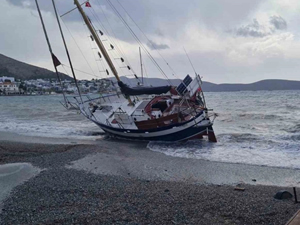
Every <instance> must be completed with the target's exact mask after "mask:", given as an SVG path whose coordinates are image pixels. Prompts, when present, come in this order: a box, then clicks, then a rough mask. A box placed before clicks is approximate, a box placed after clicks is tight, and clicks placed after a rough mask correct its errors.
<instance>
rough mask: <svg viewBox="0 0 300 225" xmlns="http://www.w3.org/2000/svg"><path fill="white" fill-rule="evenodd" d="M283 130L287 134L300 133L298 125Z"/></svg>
mask: <svg viewBox="0 0 300 225" xmlns="http://www.w3.org/2000/svg"><path fill="white" fill-rule="evenodd" d="M283 130H284V131H286V132H288V133H300V124H296V125H293V126H290V127H287V128H284V129H283Z"/></svg>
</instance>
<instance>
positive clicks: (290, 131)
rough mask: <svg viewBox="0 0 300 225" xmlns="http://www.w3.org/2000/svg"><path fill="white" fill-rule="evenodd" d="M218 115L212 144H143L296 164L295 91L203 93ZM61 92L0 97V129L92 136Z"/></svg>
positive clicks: (299, 130) (176, 152) (299, 103)
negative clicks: (214, 139)
mask: <svg viewBox="0 0 300 225" xmlns="http://www.w3.org/2000/svg"><path fill="white" fill-rule="evenodd" d="M205 96H206V102H207V106H208V108H211V109H213V110H214V112H215V113H217V114H218V115H219V116H218V117H217V118H216V120H215V124H214V130H215V133H216V136H217V139H218V143H209V142H207V141H206V140H199V141H188V142H184V143H161V142H150V143H149V144H148V148H149V149H150V150H153V151H158V152H162V153H164V154H167V155H171V156H174V157H185V158H199V159H205V160H211V161H222V162H233V163H246V164H255V165H266V166H277V167H289V168H300V91H249V92H215V93H212V92H211V93H205ZM61 100H62V96H61V95H48V96H46V95H45V96H12V97H6V96H1V97H0V131H3V132H11V133H17V134H21V135H29V136H42V137H52V138H53V137H54V138H55V137H57V138H75V139H96V138H97V137H98V136H97V135H98V134H99V132H100V133H101V132H102V131H101V129H100V128H98V127H97V126H96V125H95V124H93V123H92V122H90V121H89V120H87V119H86V118H85V117H84V116H83V115H80V114H79V113H78V112H77V111H73V110H71V111H68V110H66V109H65V108H64V107H63V106H62V105H61V104H60V103H59V101H61Z"/></svg>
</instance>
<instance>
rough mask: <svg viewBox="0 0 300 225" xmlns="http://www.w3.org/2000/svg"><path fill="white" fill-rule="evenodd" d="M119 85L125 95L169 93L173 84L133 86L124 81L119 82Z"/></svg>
mask: <svg viewBox="0 0 300 225" xmlns="http://www.w3.org/2000/svg"><path fill="white" fill-rule="evenodd" d="M118 85H119V87H120V89H121V91H122V93H123V94H125V95H152V94H154V95H160V94H164V93H167V92H168V91H170V90H171V86H160V87H134V88H131V87H129V86H128V85H127V84H124V83H123V82H122V81H119V82H118Z"/></svg>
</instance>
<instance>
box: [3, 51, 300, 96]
mask: <svg viewBox="0 0 300 225" xmlns="http://www.w3.org/2000/svg"><path fill="white" fill-rule="evenodd" d="M60 75H61V78H62V79H67V80H70V79H72V78H71V77H69V76H67V75H65V74H62V73H61V74H60ZM1 76H9V77H15V78H16V79H22V80H30V79H38V78H42V79H45V78H54V79H56V74H55V73H54V72H52V71H50V70H47V69H44V68H40V67H37V66H33V65H29V64H26V63H23V62H20V61H18V60H15V59H12V58H9V57H7V56H5V55H2V54H0V77H1ZM111 79H114V80H115V78H111ZM121 80H122V81H123V82H125V83H127V84H129V85H130V86H136V84H137V80H136V79H134V78H127V77H121ZM180 82H181V80H179V79H172V80H170V83H171V85H174V86H177V85H178V84H179V83H180ZM170 83H169V82H168V81H167V80H165V79H161V78H144V84H145V86H154V87H155V86H163V85H170ZM203 90H204V91H206V92H224V91H259V90H270V91H272V90H300V81H290V80H262V81H258V82H255V83H251V84H214V83H210V82H205V81H204V82H203Z"/></svg>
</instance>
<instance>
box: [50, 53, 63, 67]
mask: <svg viewBox="0 0 300 225" xmlns="http://www.w3.org/2000/svg"><path fill="white" fill-rule="evenodd" d="M52 60H53V64H54V66H55V67H58V66H59V65H61V62H60V61H59V60H58V58H57V57H56V56H55V55H54V54H53V53H52Z"/></svg>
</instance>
